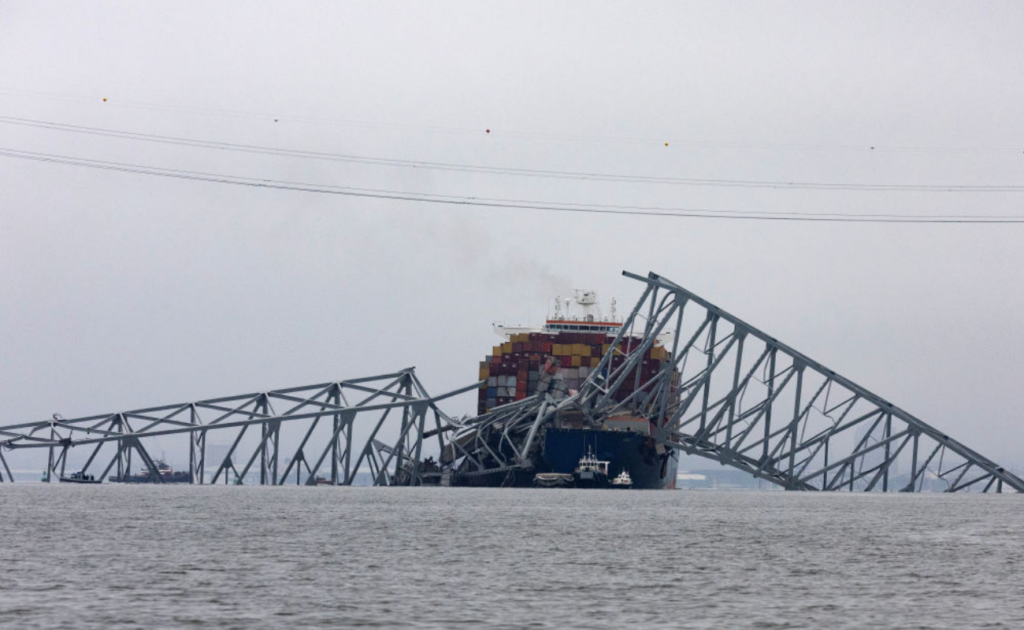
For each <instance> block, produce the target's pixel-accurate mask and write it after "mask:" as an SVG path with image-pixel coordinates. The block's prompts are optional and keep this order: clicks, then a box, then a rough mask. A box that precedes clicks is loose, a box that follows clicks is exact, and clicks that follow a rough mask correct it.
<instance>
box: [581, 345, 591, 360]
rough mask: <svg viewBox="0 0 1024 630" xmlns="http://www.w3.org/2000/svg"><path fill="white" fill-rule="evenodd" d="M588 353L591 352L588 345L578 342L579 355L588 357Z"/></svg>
mask: <svg viewBox="0 0 1024 630" xmlns="http://www.w3.org/2000/svg"><path fill="white" fill-rule="evenodd" d="M590 354H591V349H590V346H588V345H586V344H580V356H581V357H589V356H590Z"/></svg>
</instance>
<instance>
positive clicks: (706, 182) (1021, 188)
mask: <svg viewBox="0 0 1024 630" xmlns="http://www.w3.org/2000/svg"><path fill="white" fill-rule="evenodd" d="M0 123H3V124H8V125H18V126H23V127H32V128H39V129H47V130H53V131H64V132H70V133H79V134H87V135H94V136H101V137H108V138H119V139H124V140H137V141H142V142H155V143H162V144H171V145H177V146H188V147H198V148H204V149H214V150H220V151H236V152H242V153H254V154H262V155H275V156H283V157H291V158H307V159H316V160H328V161H336V162H350V163H357V164H371V165H380V166H395V167H402V168H417V169H431V170H443V171H457V172H468V173H480V174H489V175H509V176H519V177H543V178H553V179H575V180H585V181H607V182H620V183H633V184H666V185H677V186H679V185H681V186H714V187H726V188H774V189H804V190H841V191H873V192H881V191H884V192H956V193H963V192H1004V193H1005V192H1009V193H1020V192H1024V185H931V184H855V183H827V182H800V181H793V182H772V181H759V180H740V179H710V178H692V177H655V176H644V175H617V174H608V173H588V172H574V171H556V170H543V169H527V168H510V167H497V166H477V165H471V164H453V163H447V162H432V161H424V160H404V159H395V158H379V157H371V156H362V155H351V154H342V153H326V152H320V151H305V150H299V149H283V148H276V147H266V146H257V145H250V144H238V143H231V142H219V141H215V140H202V139H195V138H182V137H177V136H164V135H156V134H148V133H138V132H132V131H121V130H117V129H104V128H101V127H88V126H83V125H71V124H66V123H57V122H51V121H45V120H34V119H29V118H16V117H11V116H0Z"/></svg>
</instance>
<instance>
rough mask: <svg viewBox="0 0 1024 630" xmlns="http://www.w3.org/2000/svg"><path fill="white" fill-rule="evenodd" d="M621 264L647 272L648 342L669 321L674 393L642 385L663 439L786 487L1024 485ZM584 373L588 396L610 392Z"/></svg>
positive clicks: (806, 360)
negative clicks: (662, 420)
mask: <svg viewBox="0 0 1024 630" xmlns="http://www.w3.org/2000/svg"><path fill="white" fill-rule="evenodd" d="M625 275H626V276H628V277H630V278H633V279H635V280H639V281H641V282H643V283H645V284H646V289H645V292H644V295H643V297H642V298H641V300H640V302H639V303H638V305H637V306H638V308H637V309H634V311H633V313H632V315H631V319H630V321H629V322H627V326H638V325H639V326H641V328H642V330H643V340H644V345H649V344H650V343H651V341H652V339H653V335H655V334H656V333H658V332H660V331H661V330H663V329H665V328H671V329H673V330H675V332H676V334H675V340H674V342H672V343H673V345H672V357H673V364H674V365H675V366H677V367H678V368H679V371H680V373H681V378H680V382H679V385H678V394H679V395H678V398H677V400H676V402H673V403H672V404H666V403H665V401H666V400H667V399H668V398H669V397H668V396H666V395H665V394H666V391H668V390H669V389H671V387H672V385H671V382H670V379H669V374H668V373H667V372H665V373H663V374H662V375H661V376H660V378H658V379H654V380H653V381H652V383H651V384H650V386H649V387H648V388H647V392H646V393H647V396H648V397H649V398H650V399H655V400H661V401H662V402H661V403H660V405H659V413H662V414H665V416H667V418H668V421H667V423H666V424H665V426H664V427H662V428H661V429H660V430H659V433H658V435H657V438H658V440H659V441H660V442H662V443H663V444H665V445H666V446H668V447H670V448H674V449H677V450H679V451H682V452H685V453H687V454H693V455H700V456H702V457H706V458H708V459H713V460H715V461H718V462H720V463H722V464H727V465H729V466H733V467H736V468H739V469H740V470H743V471H746V472H748V473H750V474H752V475H754V476H755V477H759V478H761V479H764V480H766V481H770V482H771V483H774V484H777V485H779V486H782V487H783V488H786V489H788V490H866V491H871V490H880V491H883V492H884V491H899V492H914V491H920V490H922V489H931V490H944V491H947V492H958V491H964V490H980V491H982V492H989V491H995V492H1002V491H1003V489H1004V488H1011V489H1013V490H1016V491H1018V492H1022V491H1024V480H1022V479H1021V478H1020V477H1018V476H1016V475H1014V474H1013V473H1011V472H1009V471H1007V470H1006V469H1004V468H1003V467H1001V466H999V465H998V464H996V463H995V462H993V461H991V460H989V459H987V458H985V457H983V456H982V455H981V454H979V453H977V452H975V451H973V450H971V449H970V448H968V447H967V446H965V445H964V444H962V443H960V442H958V441H956V440H954V439H953V438H951V437H949V436H948V435H946V434H945V433H943V432H942V431H940V430H939V429H936V428H934V427H932V426H930V425H928V424H926V423H925V422H923V421H922V420H920V419H919V418H917V417H915V416H913V415H912V414H910V413H909V412H907V411H905V410H903V409H901V408H900V407H898V406H896V405H894V404H893V403H890V402H889V401H887V400H885V399H884V398H882V397H881V396H879V395H877V394H875V393H873V392H871V391H868V390H867V389H865V388H864V387H861V386H860V385H858V384H856V383H854V382H853V381H851V380H850V379H848V378H846V377H844V376H842V375H840V374H837V373H836V372H834V371H833V370H830V369H828V368H827V367H825V366H824V365H821V364H820V363H818V362H817V361H814V360H813V359H811V358H810V357H807V356H806V355H804V354H802V353H800V352H798V351H796V350H794V349H793V348H791V347H789V346H787V345H786V344H784V343H782V342H780V341H778V340H777V339H775V338H773V337H771V336H769V335H768V334H766V333H764V332H762V331H761V330H759V329H757V328H755V327H753V326H751V325H750V324H748V323H746V322H744V321H743V320H741V319H739V318H738V317H736V316H734V315H732V314H730V313H728V312H726V311H724V310H722V309H721V308H719V307H717V306H715V305H714V304H711V303H710V302H708V301H707V300H704V299H702V298H701V297H699V296H697V295H694V294H693V293H691V292H689V291H687V290H686V289H684V288H682V287H680V286H679V285H677V284H675V283H673V282H670V281H669V280H667V279H665V278H662V277H660V276H658V275H656V274H653V273H651V274H648V276H647V277H642V276H638V275H635V274H631V273H628V272H625ZM641 317H642V318H643V323H642V325H641V324H639V322H638V318H641ZM588 385H589V387H588V388H587V389H586V391H585V392H583V393H582V394H581V396H582V397H583V403H584V404H587V402H589V401H592V400H596V401H600V400H602V397H603V396H604V397H606V396H607V394H605V393H604V391H603V386H602V385H601V384H598V383H590V384H588ZM612 385H614V383H613V384H612Z"/></svg>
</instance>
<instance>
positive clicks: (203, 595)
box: [0, 484, 1024, 629]
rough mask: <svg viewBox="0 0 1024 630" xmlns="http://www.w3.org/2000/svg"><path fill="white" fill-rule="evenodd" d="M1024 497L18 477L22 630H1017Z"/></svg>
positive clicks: (6, 588) (7, 579)
mask: <svg viewBox="0 0 1024 630" xmlns="http://www.w3.org/2000/svg"><path fill="white" fill-rule="evenodd" d="M1022 523H1024V497H1021V496H1019V495H1001V496H996V495H988V496H978V495H975V496H969V495H954V496H946V495H889V496H867V495H843V494H834V495H815V494H800V493H783V492H735V493H730V492H713V491H712V492H696V491H675V492H672V491H662V492H639V491H636V492H634V491H622V492H616V491H571V490H568V491H567V490H473V489H461V488H460V489H446V488H424V489H413V488H330V487H313V488H305V487H303V488H296V487H284V488H259V487H223V486H220V487H188V486H178V487H152V486H114V485H103V486H91V487H90V486H73V485H67V484H50V485H44V484H3V485H2V486H0V549H2V553H0V626H3V627H10V628H19V629H20V628H142V627H147V628H149V627H156V628H162V627H189V628H280V627H291V628H328V627H347V626H377V627H423V628H453V627H478V626H489V627H496V628H524V627H532V628H565V627H580V628H583V627H585V628H623V627H634V628H654V627H692V628H1021V627H1024V598H1022V596H1024V582H1022V574H1021V568H1022V566H1024V534H1022V531H1021V525H1022Z"/></svg>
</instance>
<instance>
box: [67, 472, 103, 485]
mask: <svg viewBox="0 0 1024 630" xmlns="http://www.w3.org/2000/svg"><path fill="white" fill-rule="evenodd" d="M60 482H61V483H99V482H100V480H99V479H96V478H95V477H93V476H92V475H86V474H83V473H80V472H73V473H71V474H70V475H67V476H61V477H60Z"/></svg>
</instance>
